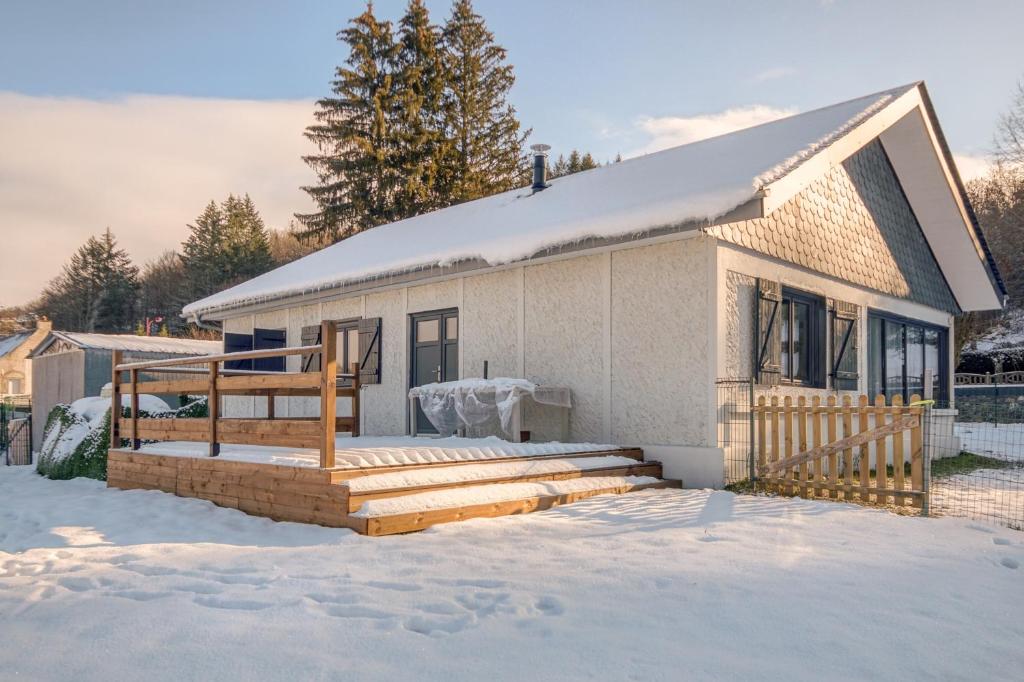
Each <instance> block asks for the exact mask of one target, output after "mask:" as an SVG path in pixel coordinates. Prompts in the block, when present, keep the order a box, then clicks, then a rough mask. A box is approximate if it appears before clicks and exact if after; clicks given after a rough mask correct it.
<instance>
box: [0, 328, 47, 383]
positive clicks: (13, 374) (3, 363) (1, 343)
mask: <svg viewBox="0 0 1024 682" xmlns="http://www.w3.org/2000/svg"><path fill="white" fill-rule="evenodd" d="M51 326H52V323H51V322H50V321H49V320H47V319H46V318H45V317H41V318H39V319H37V320H36V326H35V329H32V330H23V331H19V332H15V333H14V334H11V335H9V336H5V337H3V338H0V396H24V395H30V394H31V393H32V369H31V363H32V360H31V359H30V357H29V354H30V353H31V352H32V349H33V348H35V347H36V345H38V344H39V342H40V341H42V340H43V338H44V337H45V336H46V335H47V334H48V333H49V331H50V327H51Z"/></svg>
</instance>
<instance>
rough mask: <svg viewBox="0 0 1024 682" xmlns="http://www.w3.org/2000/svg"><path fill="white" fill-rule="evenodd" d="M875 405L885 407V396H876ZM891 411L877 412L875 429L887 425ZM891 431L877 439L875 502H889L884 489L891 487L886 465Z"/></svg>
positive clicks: (901, 433)
mask: <svg viewBox="0 0 1024 682" xmlns="http://www.w3.org/2000/svg"><path fill="white" fill-rule="evenodd" d="M875 407H885V396H884V395H876V396H875ZM890 415H891V412H876V413H875V431H879V426H882V427H884V426H887V424H888V423H889V422H888V418H889V416H890ZM898 433H899V435H900V436H902V435H903V431H899V432H898ZM889 435H890V433H886V434H883V435H882V437H881V438H879V439H878V440H876V441H875V488H876V490H877V492H876V493H875V502H876V503H878V504H886V503H887V502H888V499H887V496H886V494H885V493H884V492H882V491H883V490H888V488H889V476H888V472H887V471H886V467H887V466H888V463H889V452H888V449H887V448H886V443H887V442H888V438H889Z"/></svg>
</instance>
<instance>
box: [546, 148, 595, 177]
mask: <svg viewBox="0 0 1024 682" xmlns="http://www.w3.org/2000/svg"><path fill="white" fill-rule="evenodd" d="M600 165H601V164H599V163H598V162H597V161H594V157H593V156H591V154H590V152H586V153H584V154H580V153H579V152H578V151H576V150H575V149H573V150H572V152H570V154H569V158H568V160H567V159H566V158H565V157H564V156H561V155H559V157H558V160H557V161H555V163H554V165H552V166H551V169H550V170H551V172H550V175H551V177H552V178H557V177H561V176H563V175H570V174H572V173H579V172H580V171H585V170H590V169H591V168H597V167H598V166H600Z"/></svg>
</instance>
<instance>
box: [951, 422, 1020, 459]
mask: <svg viewBox="0 0 1024 682" xmlns="http://www.w3.org/2000/svg"><path fill="white" fill-rule="evenodd" d="M955 429H956V435H957V436H958V437H959V438H960V449H961V450H966V451H967V452H973V453H974V454H976V455H984V456H986V457H995V458H997V459H1002V460H1007V461H1015V462H1019V461H1024V424H995V423H992V422H957V424H956V426H955Z"/></svg>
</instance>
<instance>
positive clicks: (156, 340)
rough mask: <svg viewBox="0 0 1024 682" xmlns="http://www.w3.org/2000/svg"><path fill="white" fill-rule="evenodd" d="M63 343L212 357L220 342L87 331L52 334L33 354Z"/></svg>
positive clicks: (90, 347) (109, 348) (96, 347)
mask: <svg viewBox="0 0 1024 682" xmlns="http://www.w3.org/2000/svg"><path fill="white" fill-rule="evenodd" d="M58 339H61V340H64V341H67V342H68V343H70V344H72V345H73V346H76V347H78V348H82V349H99V350H120V351H130V352H135V353H175V354H178V355H214V354H216V353H220V352H221V350H222V346H221V342H220V341H201V340H198V339H175V338H171V337H165V336H135V335H134V334H90V333H86V332H63V331H52V332H50V335H49V336H48V337H47V338H46V339H45V340H44V341H43V342H42V343H41V344H39V346H38V347H37V348H36V349H35V351H34V352H33V354H34V355H38V354H39V353H41V352H42V351H43V350H45V349H46V348H47V347H48V346H49V345H50V344H51V343H52V342H53V341H55V340H58Z"/></svg>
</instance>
